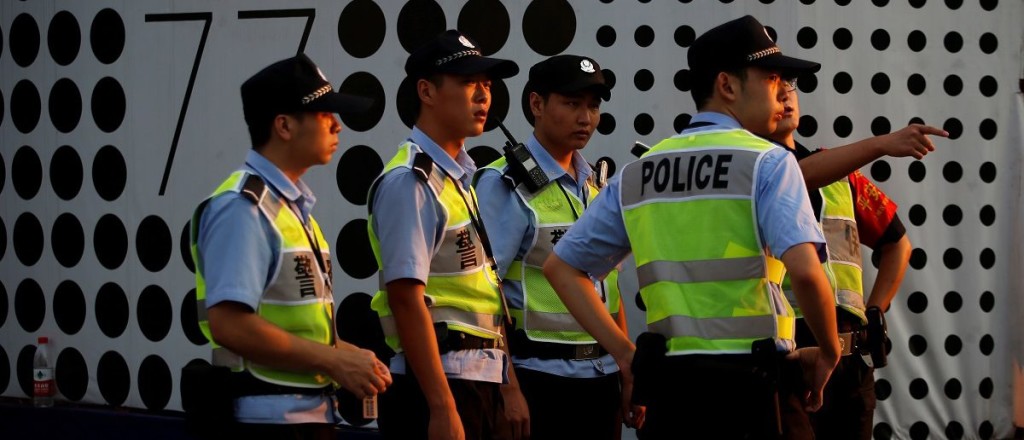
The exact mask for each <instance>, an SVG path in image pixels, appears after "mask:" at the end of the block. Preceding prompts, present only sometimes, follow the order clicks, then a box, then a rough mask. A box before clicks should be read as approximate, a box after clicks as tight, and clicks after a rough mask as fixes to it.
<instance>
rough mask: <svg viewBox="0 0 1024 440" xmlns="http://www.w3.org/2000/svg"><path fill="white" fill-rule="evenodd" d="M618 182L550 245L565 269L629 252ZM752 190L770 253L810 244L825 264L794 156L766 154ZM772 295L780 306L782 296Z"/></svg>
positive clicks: (706, 116)
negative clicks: (754, 189) (753, 190)
mask: <svg viewBox="0 0 1024 440" xmlns="http://www.w3.org/2000/svg"><path fill="white" fill-rule="evenodd" d="M690 122H691V123H697V122H709V123H712V124H714V125H712V126H705V127H697V128H692V129H687V130H683V132H682V133H683V134H686V133H698V132H701V131H705V130H714V129H722V128H741V127H740V124H739V122H737V121H736V120H735V119H732V118H731V117H729V116H726V115H724V114H721V113H713V112H702V113H698V114H696V115H694V117H693V119H691V121H690ZM621 178H622V174H621V173H620V174H618V175H616V176H615V177H614V178H612V179H611V181H610V182H609V184H608V188H607V189H605V190H604V191H601V194H600V195H598V196H597V198H596V199H594V202H593V203H592V204H591V206H590V209H587V212H586V214H584V215H583V217H582V218H580V220H579V221H577V222H576V224H575V225H574V226H573V227H572V228H570V229H569V232H567V233H566V234H565V235H564V236H562V239H561V240H559V241H558V244H557V245H555V250H554V252H555V254H556V255H558V257H559V258H561V259H562V260H563V261H565V262H566V263H567V264H569V265H570V266H573V267H575V268H576V269H579V270H582V271H584V272H588V273H590V274H593V275H601V274H605V273H607V272H608V271H609V270H611V269H612V268H614V267H615V265H617V264H619V263H620V262H621V261H622V259H623V258H625V257H626V256H628V255H629V253H630V252H631V246H630V243H629V238H628V236H627V235H626V225H625V223H624V221H623V217H622V204H621V200H620V193H619V185H621ZM756 185H757V192H756V193H755V194H754V200H755V205H756V209H757V221H758V230H759V232H760V235H761V239H762V240H763V241H764V243H765V244H766V245H767V246H768V247H769V248H770V249H771V250H772V253H773V254H775V255H776V256H781V255H782V254H785V253H786V251H787V250H789V248H791V247H793V246H794V245H798V244H801V243H813V244H814V245H815V246H816V247H817V251H818V259H819V260H820V261H825V238H824V236H822V234H821V231H820V230H819V229H818V224H817V221H816V220H815V218H814V213H813V211H812V210H811V203H810V199H809V198H808V196H807V186H806V185H805V184H804V178H803V174H802V173H801V172H800V166H799V165H798V164H797V162H796V159H795V158H794V157H793V155H792V154H789V152H788V151H786V149H784V148H778V147H776V148H773V149H772V150H770V151H768V152H767V153H765V155H764V157H763V158H762V159H761V165H760V170H759V172H758V174H757V182H756ZM774 296H775V297H777V301H781V292H780V293H779V294H778V295H774ZM777 306H778V304H777ZM786 348H788V347H780V349H786Z"/></svg>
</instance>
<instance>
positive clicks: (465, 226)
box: [367, 142, 503, 352]
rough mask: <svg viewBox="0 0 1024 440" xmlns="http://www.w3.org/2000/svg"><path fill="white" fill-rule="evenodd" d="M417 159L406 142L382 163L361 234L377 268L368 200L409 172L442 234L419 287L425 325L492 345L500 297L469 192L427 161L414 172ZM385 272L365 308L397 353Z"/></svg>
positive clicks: (498, 323) (377, 249)
mask: <svg viewBox="0 0 1024 440" xmlns="http://www.w3.org/2000/svg"><path fill="white" fill-rule="evenodd" d="M418 155H423V156H426V153H424V152H422V151H421V150H420V149H419V147H418V146H416V145H415V144H413V143H411V142H406V143H405V144H403V145H402V146H400V147H399V149H398V154H396V155H395V157H393V158H392V159H391V160H390V161H389V162H388V164H387V165H386V166H385V167H384V172H383V173H381V175H380V176H379V177H378V178H377V180H376V181H374V183H373V185H371V187H370V194H369V197H368V198H367V200H369V201H370V205H369V210H370V218H369V221H368V222H367V229H368V230H369V234H370V245H371V246H372V247H373V253H374V256H375V257H376V258H377V265H378V267H379V266H381V257H380V240H379V239H378V237H377V233H376V232H375V231H374V229H373V223H374V222H373V215H374V214H373V205H372V203H373V194H374V192H375V191H376V188H377V185H378V184H379V182H380V181H381V179H383V178H384V176H385V175H386V174H387V173H389V172H391V171H393V170H395V169H398V168H408V169H411V170H412V171H413V172H414V173H416V174H417V175H418V176H419V177H420V178H421V182H422V184H423V185H426V187H427V194H428V195H429V196H430V197H431V198H432V200H433V202H434V203H437V204H438V206H440V207H441V209H442V210H443V212H444V219H443V220H444V222H445V225H444V233H443V234H442V236H441V240H440V242H439V244H438V246H437V247H436V248H435V249H434V254H433V255H432V256H431V260H430V272H429V274H428V276H427V285H426V287H425V300H426V301H427V308H428V310H429V311H430V316H431V319H432V320H433V322H435V323H439V322H443V323H446V324H447V326H448V328H449V329H453V330H457V331H461V332H464V333H469V334H471V335H474V336H479V337H482V338H488V339H498V338H500V336H501V334H500V330H501V323H502V318H503V314H502V310H501V308H502V306H501V296H500V295H499V292H498V284H497V276H496V275H495V273H494V270H493V269H492V268H491V266H490V264H489V262H488V258H487V255H486V253H485V251H484V247H483V243H482V242H481V240H480V234H479V232H478V231H477V229H476V226H475V225H474V224H473V221H472V218H471V216H470V209H473V210H474V211H473V215H474V216H475V215H477V213H476V212H475V210H476V208H475V203H474V200H475V199H476V195H475V194H474V193H473V189H472V188H470V189H469V191H464V190H463V189H462V187H461V185H458V184H457V183H456V181H455V179H453V178H451V177H450V176H448V174H446V173H445V171H444V170H443V169H441V167H439V166H436V165H433V163H432V161H431V162H429V163H430V164H431V165H430V166H429V167H422V166H420V165H419V164H418V162H417V161H416V157H417V156H418ZM423 156H420V157H423ZM463 197H465V199H463ZM386 270H387V268H383V267H382V268H381V272H380V277H381V283H380V287H379V291H378V292H377V293H376V294H375V295H374V297H373V300H372V301H371V302H370V305H371V308H373V310H375V311H376V312H377V314H378V315H379V316H380V320H381V327H382V328H383V330H384V337H385V339H386V341H387V343H388V345H389V346H391V348H392V349H394V350H395V351H396V352H400V351H402V348H401V344H400V342H399V340H398V328H397V326H396V325H395V317H394V314H393V313H392V312H391V307H390V306H389V305H388V293H387V288H386V286H385V285H384V282H383V276H384V271H386Z"/></svg>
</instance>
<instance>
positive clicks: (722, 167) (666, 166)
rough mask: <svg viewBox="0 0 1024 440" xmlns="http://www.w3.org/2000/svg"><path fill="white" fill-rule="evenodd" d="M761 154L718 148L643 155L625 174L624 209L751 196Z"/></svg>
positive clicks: (630, 165) (622, 187)
mask: <svg viewBox="0 0 1024 440" xmlns="http://www.w3.org/2000/svg"><path fill="white" fill-rule="evenodd" d="M760 155H761V152H758V151H750V150H740V149H725V148H719V149H700V150H696V149H695V150H673V151H670V152H667V153H658V154H653V155H648V156H644V158H643V159H640V160H638V161H636V162H634V163H631V164H629V165H627V166H626V168H625V170H624V171H623V176H622V184H621V194H622V206H623V207H624V208H628V207H630V206H632V205H635V204H638V203H642V202H646V201H651V200H685V199H688V198H692V197H708V196H712V197H713V196H732V197H739V196H746V197H750V195H751V193H752V192H753V191H752V190H753V187H754V164H755V163H756V162H757V158H758V157H759V156H760Z"/></svg>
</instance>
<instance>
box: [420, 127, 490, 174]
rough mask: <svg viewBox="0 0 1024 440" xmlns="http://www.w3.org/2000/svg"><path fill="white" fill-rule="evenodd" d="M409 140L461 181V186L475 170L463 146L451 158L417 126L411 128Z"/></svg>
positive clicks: (436, 163)
mask: <svg viewBox="0 0 1024 440" xmlns="http://www.w3.org/2000/svg"><path fill="white" fill-rule="evenodd" d="M409 140H410V141H412V143H414V144H416V145H418V146H419V147H420V149H421V150H423V152H424V153H427V155H428V156H430V158H431V159H433V160H434V164H435V165H437V166H440V167H441V168H442V169H443V170H444V171H445V172H447V173H448V174H449V175H451V176H452V177H454V178H456V179H458V180H459V181H462V184H463V186H466V185H467V183H468V180H469V176H472V175H473V173H475V172H476V164H475V163H474V162H473V159H472V158H471V157H469V154H468V153H466V149H465V148H460V149H459V154H458V155H456V156H455V159H452V157H451V156H449V155H448V153H447V152H445V151H444V149H443V148H441V146H440V145H437V142H434V140H433V139H431V138H430V136H427V134H426V133H424V132H423V131H421V130H420V128H419V127H415V126H414V127H413V128H412V134H411V135H409Z"/></svg>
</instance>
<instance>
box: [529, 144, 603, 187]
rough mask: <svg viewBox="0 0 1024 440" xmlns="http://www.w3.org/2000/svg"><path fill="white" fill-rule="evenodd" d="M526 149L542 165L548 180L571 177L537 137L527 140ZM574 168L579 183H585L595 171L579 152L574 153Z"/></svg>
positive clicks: (541, 167)
mask: <svg viewBox="0 0 1024 440" xmlns="http://www.w3.org/2000/svg"><path fill="white" fill-rule="evenodd" d="M526 149H527V150H529V151H530V154H532V155H533V159H534V160H536V161H537V164H538V165H540V169H541V170H542V171H544V174H546V175H547V176H548V180H552V181H554V180H557V179H560V178H562V177H563V176H565V177H572V176H569V173H567V172H566V171H565V170H564V169H562V166H561V165H559V164H558V162H556V161H555V158H553V157H551V153H548V150H546V149H544V147H543V146H542V145H541V144H540V141H538V140H537V137H536V136H534V135H532V134H531V135H530V138H529V139H527V140H526ZM572 167H573V168H574V169H575V170H576V181H577V183H580V182H584V181H586V180H587V179H589V178H590V176H591V175H593V174H594V171H593V170H592V169H591V168H590V164H589V163H587V160H586V159H584V158H583V155H582V154H580V152H579V151H573V152H572Z"/></svg>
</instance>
